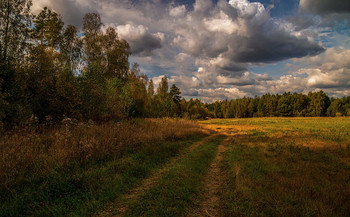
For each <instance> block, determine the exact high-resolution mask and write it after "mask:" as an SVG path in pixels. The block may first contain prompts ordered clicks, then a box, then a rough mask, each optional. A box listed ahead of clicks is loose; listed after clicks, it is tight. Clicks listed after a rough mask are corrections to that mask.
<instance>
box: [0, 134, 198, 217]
mask: <svg viewBox="0 0 350 217" xmlns="http://www.w3.org/2000/svg"><path fill="white" fill-rule="evenodd" d="M202 138H203V137H192V138H189V139H183V140H180V141H169V142H159V143H154V144H145V145H143V146H141V147H140V148H139V149H138V150H130V151H129V152H127V153H125V154H124V155H123V156H122V157H119V158H115V159H106V160H105V161H92V162H88V163H87V164H85V165H80V164H75V163H74V162H71V163H70V164H69V165H68V166H65V167H60V166H57V167H56V168H55V169H54V170H52V171H50V173H49V174H48V175H47V176H46V177H41V178H38V179H35V178H33V177H31V178H30V179H27V180H25V182H22V183H19V184H18V185H17V186H12V188H11V190H9V191H7V192H1V193H0V198H1V203H0V216H7V217H9V216H86V215H89V214H91V213H93V212H95V211H97V210H98V209H99V208H101V207H103V206H104V205H105V204H106V203H108V202H110V201H113V200H115V199H116V198H117V197H118V196H119V195H121V194H123V193H125V192H126V191H127V190H129V189H131V188H132V187H134V186H135V185H136V184H137V183H139V182H140V181H141V180H142V179H144V178H146V177H147V176H148V175H149V174H150V173H151V172H152V171H154V170H157V169H159V168H161V166H162V165H164V164H165V163H166V162H168V161H169V160H170V159H171V158H172V157H175V156H176V155H177V154H178V153H179V152H180V150H182V149H183V148H185V147H188V146H189V145H190V144H192V143H193V142H195V141H198V140H200V139H202Z"/></svg>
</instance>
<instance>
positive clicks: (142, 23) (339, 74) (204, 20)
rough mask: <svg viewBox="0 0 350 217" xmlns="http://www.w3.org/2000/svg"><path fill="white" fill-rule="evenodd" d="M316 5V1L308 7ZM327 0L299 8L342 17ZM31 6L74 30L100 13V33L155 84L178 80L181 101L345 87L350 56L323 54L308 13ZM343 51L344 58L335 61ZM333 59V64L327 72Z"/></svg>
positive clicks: (111, 4) (255, 6) (78, 1)
mask: <svg viewBox="0 0 350 217" xmlns="http://www.w3.org/2000/svg"><path fill="white" fill-rule="evenodd" d="M182 2H183V1H182ZM315 2H321V3H320V5H317V6H315V7H316V8H315V9H312V7H313V5H312V4H314V3H315ZM324 2H338V1H337V0H334V1H324V0H322V1H319V0H318V1H315V0H301V2H300V8H302V9H303V10H304V11H308V12H309V13H318V14H320V15H322V16H331V15H332V14H342V16H343V15H344V14H345V15H346V14H347V11H348V9H346V6H344V7H343V9H341V10H340V9H339V8H338V6H336V7H335V6H334V7H333V6H332V7H331V6H329V8H328V9H329V10H328V9H327V7H328V6H327V7H326V6H324V4H323V3H324ZM339 2H340V1H339ZM341 2H347V1H341ZM33 3H34V9H35V10H38V9H39V8H40V7H43V6H45V5H46V6H49V7H51V8H53V9H54V10H56V11H58V12H59V13H61V14H62V16H63V18H64V20H65V22H66V23H73V24H75V25H77V26H78V27H81V24H82V17H83V16H84V14H85V13H87V12H98V13H100V15H101V18H102V21H103V22H104V23H105V24H106V25H105V27H104V28H106V27H107V26H111V27H114V28H115V29H116V30H117V32H118V35H119V36H120V37H121V38H123V39H125V40H127V41H128V42H129V44H130V46H131V51H132V54H133V55H132V57H131V59H132V61H137V62H139V63H140V64H141V68H142V69H144V70H145V72H146V73H147V74H148V75H149V77H153V81H154V82H155V86H157V83H158V82H159V81H160V79H161V77H163V75H167V76H168V78H169V84H172V83H176V85H177V86H179V87H180V89H181V91H182V92H183V96H188V97H190V96H192V97H200V98H202V99H203V100H205V101H212V100H214V99H224V98H237V97H243V96H254V95H261V94H264V93H266V92H272V93H282V92H284V91H291V92H294V91H298V92H306V91H312V90H316V89H317V88H324V89H327V90H329V91H332V92H333V93H336V94H338V95H339V94H341V93H345V89H346V88H348V87H349V86H348V83H347V81H349V80H350V78H349V77H348V74H349V67H348V66H347V65H346V62H345V60H346V61H348V62H350V60H348V58H347V57H346V55H348V56H350V55H349V53H347V50H346V49H345V48H337V49H335V48H334V49H333V48H330V49H327V50H325V48H324V45H323V44H321V43H320V42H319V41H320V38H321V36H320V34H318V32H317V31H318V30H315V29H314V26H317V25H319V24H320V21H319V20H320V19H321V18H319V17H315V16H314V15H312V14H311V15H310V14H306V15H305V14H304V15H303V17H300V16H299V17H294V18H287V19H283V18H274V17H271V16H270V8H266V7H264V5H263V4H262V3H259V2H250V1H248V0H230V1H227V0H218V1H212V0H196V1H195V3H194V4H193V5H192V6H190V5H186V6H185V5H182V4H181V3H179V2H176V1H160V0H153V1H147V0H136V1H135V0H118V1H113V0H33ZM326 10H328V12H326ZM330 11H333V12H330ZM341 11H343V12H341ZM324 14H325V15H324ZM345 15H344V16H345ZM332 16H333V15H332ZM316 18H317V19H316ZM324 19H325V18H324ZM322 37H323V38H324V37H327V38H329V37H330V36H328V35H327V36H322ZM340 54H343V56H341V57H340V56H337V55H340ZM331 57H332V58H333V59H332V58H331ZM291 58H294V59H295V58H296V59H297V60H296V62H295V66H293V67H290V70H293V69H294V68H298V67H299V68H298V70H295V71H293V72H292V73H291V74H281V73H280V74H279V75H278V76H276V77H274V78H272V77H271V76H270V75H269V74H257V73H254V72H252V70H253V69H254V67H257V66H262V65H267V64H271V63H276V62H279V61H282V60H287V59H291ZM334 58H335V59H337V61H338V62H335V63H336V64H335V65H334V69H331V68H329V67H330V65H332V61H335V59H334ZM341 59H344V61H343V62H342V61H341ZM339 61H340V62H339ZM298 64H300V65H298ZM327 67H328V68H327ZM337 85H339V86H338V87H337Z"/></svg>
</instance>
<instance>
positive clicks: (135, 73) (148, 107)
mask: <svg viewBox="0 0 350 217" xmlns="http://www.w3.org/2000/svg"><path fill="white" fill-rule="evenodd" d="M31 5H32V2H31V0H20V1H17V0H7V1H0V128H2V127H4V126H5V127H6V126H12V125H21V124H27V123H31V122H39V123H43V122H46V121H52V122H58V121H61V120H62V119H64V118H66V117H69V118H74V119H77V120H83V121H84V120H94V121H97V122H103V121H109V120H113V119H114V120H121V119H125V118H131V117H184V118H190V119H201V118H207V117H213V118H234V117H237V118H244V117H264V116H341V115H350V98H349V97H344V98H342V99H334V98H331V99H330V98H329V97H328V96H327V95H326V94H325V93H324V92H322V91H321V92H316V93H309V94H308V95H303V94H296V93H294V94H291V93H285V94H282V95H278V94H277V95H271V94H265V95H263V96H261V97H255V98H243V99H236V100H230V101H228V100H225V101H218V102H215V103H203V102H201V101H200V100H198V99H191V100H185V99H182V97H181V91H180V89H179V88H178V87H177V86H176V85H175V84H173V85H172V86H171V87H170V88H169V86H168V80H167V77H165V76H164V77H163V78H162V80H161V82H160V84H159V87H158V88H157V90H156V92H155V91H154V83H153V81H152V79H151V80H149V79H148V78H147V76H146V75H145V74H142V73H141V72H140V68H139V65H138V64H137V63H132V64H131V63H130V62H129V57H130V55H131V52H130V46H129V44H128V43H127V42H126V41H125V40H123V39H121V38H119V37H118V34H117V32H116V31H115V29H114V28H111V27H109V28H106V29H105V30H104V31H102V27H103V23H102V21H101V17H100V15H99V14H97V13H87V14H86V15H85V16H84V17H83V26H82V30H81V31H79V30H78V29H77V27H76V26H73V25H65V24H64V22H63V21H62V17H61V15H60V14H58V13H56V12H55V11H52V10H50V9H48V8H43V9H42V10H41V12H40V13H38V14H37V15H33V14H31V12H30V8H31Z"/></svg>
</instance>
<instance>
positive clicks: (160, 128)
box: [0, 119, 205, 216]
mask: <svg viewBox="0 0 350 217" xmlns="http://www.w3.org/2000/svg"><path fill="white" fill-rule="evenodd" d="M204 136H205V134H204V132H203V130H202V129H200V128H199V126H198V125H196V124H195V123H193V122H191V121H184V120H170V119H148V120H141V119H140V120H133V121H128V122H121V123H109V124H104V125H95V124H91V125H83V124H80V125H78V126H70V125H66V126H62V127H58V128H53V129H45V130H43V131H39V132H38V131H36V130H30V129H27V130H23V132H14V133H8V134H5V135H1V138H0V156H1V157H0V161H1V162H0V180H1V181H0V192H1V193H0V201H1V203H0V216H24V215H25V216H27V215H29V216H72V215H73V216H74V215H79V216H85V215H87V214H89V213H90V214H91V213H92V212H94V211H96V210H97V209H98V208H99V207H101V206H102V205H104V204H105V203H107V202H109V201H112V200H114V199H115V198H116V197H117V196H118V194H121V193H123V192H125V191H126V190H128V189H130V188H131V187H133V186H134V185H135V184H136V183H138V182H140V181H141V180H142V179H144V178H145V177H147V176H148V175H149V174H150V173H151V172H152V171H153V170H157V169H159V168H160V167H161V165H163V164H164V163H166V162H167V161H169V159H171V158H172V157H174V156H176V155H177V154H178V153H179V151H180V150H182V149H183V148H185V147H187V146H189V145H191V144H192V143H193V142H195V141H198V140H199V139H201V138H203V137H204Z"/></svg>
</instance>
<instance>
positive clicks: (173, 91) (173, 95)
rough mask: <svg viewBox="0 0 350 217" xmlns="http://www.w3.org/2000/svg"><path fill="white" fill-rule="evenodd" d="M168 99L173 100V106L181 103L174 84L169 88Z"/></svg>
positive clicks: (178, 92)
mask: <svg viewBox="0 0 350 217" xmlns="http://www.w3.org/2000/svg"><path fill="white" fill-rule="evenodd" d="M170 97H171V98H172V99H173V102H174V103H175V104H178V103H179V102H180V101H181V91H180V89H179V88H178V87H176V85H175V84H173V85H172V86H171V88H170Z"/></svg>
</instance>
